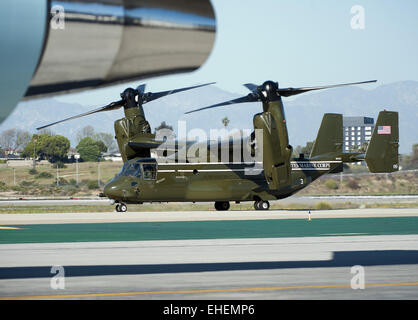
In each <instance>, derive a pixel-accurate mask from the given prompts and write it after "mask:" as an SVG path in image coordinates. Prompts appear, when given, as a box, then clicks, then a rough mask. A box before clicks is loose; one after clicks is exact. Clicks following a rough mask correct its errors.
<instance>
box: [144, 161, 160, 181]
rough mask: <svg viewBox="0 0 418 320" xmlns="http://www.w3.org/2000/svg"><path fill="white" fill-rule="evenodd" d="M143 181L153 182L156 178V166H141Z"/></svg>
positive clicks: (148, 164) (146, 164) (145, 164)
mask: <svg viewBox="0 0 418 320" xmlns="http://www.w3.org/2000/svg"><path fill="white" fill-rule="evenodd" d="M142 170H143V172H144V180H155V179H156V178H157V165H156V164H155V163H144V164H142Z"/></svg>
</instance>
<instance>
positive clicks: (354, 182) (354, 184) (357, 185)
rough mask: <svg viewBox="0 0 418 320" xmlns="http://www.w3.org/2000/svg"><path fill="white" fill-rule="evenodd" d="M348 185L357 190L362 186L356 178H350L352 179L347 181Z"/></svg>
mask: <svg viewBox="0 0 418 320" xmlns="http://www.w3.org/2000/svg"><path fill="white" fill-rule="evenodd" d="M347 187H349V188H350V189H353V190H357V189H359V188H360V186H359V184H358V183H357V181H356V180H354V179H350V180H349V181H348V182H347Z"/></svg>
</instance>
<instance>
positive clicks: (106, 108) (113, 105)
mask: <svg viewBox="0 0 418 320" xmlns="http://www.w3.org/2000/svg"><path fill="white" fill-rule="evenodd" d="M123 103H124V101H123V100H119V101H115V102H112V103H110V104H108V105H107V106H104V107H101V108H98V109H94V110H91V111H88V112H85V113H82V114H79V115H76V116H73V117H69V118H66V119H64V120H60V121H56V122H53V123H50V124H47V125H46V126H42V127H39V128H36V130H42V129H45V128H48V127H50V126H53V125H56V124H58V123H61V122H64V121H68V120H72V119H77V118H81V117H84V116H88V115H89V114H93V113H96V112H102V111H111V110H116V109H119V108H120V107H122V105H123Z"/></svg>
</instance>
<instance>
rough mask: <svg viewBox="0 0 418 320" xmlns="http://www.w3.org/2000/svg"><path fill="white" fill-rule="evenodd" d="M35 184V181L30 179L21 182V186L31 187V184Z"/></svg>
mask: <svg viewBox="0 0 418 320" xmlns="http://www.w3.org/2000/svg"><path fill="white" fill-rule="evenodd" d="M33 185H34V184H33V182H30V181H25V180H23V181H22V182H21V183H20V186H21V187H31V186H33Z"/></svg>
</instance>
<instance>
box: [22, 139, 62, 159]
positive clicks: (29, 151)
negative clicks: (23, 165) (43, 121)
mask: <svg viewBox="0 0 418 320" xmlns="http://www.w3.org/2000/svg"><path fill="white" fill-rule="evenodd" d="M69 149H70V140H68V139H67V138H66V137H64V136H60V135H56V136H51V135H50V134H34V135H33V136H32V139H31V141H30V142H29V143H28V144H27V145H26V147H25V149H24V150H23V153H22V156H23V157H25V158H33V157H35V158H36V157H39V158H40V159H47V160H49V161H50V162H53V163H55V162H57V161H65V160H66V159H67V153H68V150H69Z"/></svg>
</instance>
